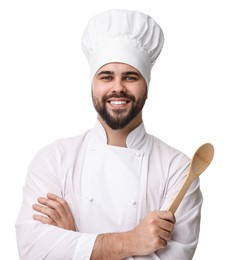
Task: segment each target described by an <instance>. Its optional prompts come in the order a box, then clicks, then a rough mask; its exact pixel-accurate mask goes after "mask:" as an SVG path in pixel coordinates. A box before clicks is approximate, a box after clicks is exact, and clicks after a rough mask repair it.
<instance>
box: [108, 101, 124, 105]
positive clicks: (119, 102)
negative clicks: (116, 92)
mask: <svg viewBox="0 0 229 260" xmlns="http://www.w3.org/2000/svg"><path fill="white" fill-rule="evenodd" d="M110 103H111V104H112V105H123V104H126V103H127V101H121V100H119V101H118V100H117V101H111V102H110Z"/></svg>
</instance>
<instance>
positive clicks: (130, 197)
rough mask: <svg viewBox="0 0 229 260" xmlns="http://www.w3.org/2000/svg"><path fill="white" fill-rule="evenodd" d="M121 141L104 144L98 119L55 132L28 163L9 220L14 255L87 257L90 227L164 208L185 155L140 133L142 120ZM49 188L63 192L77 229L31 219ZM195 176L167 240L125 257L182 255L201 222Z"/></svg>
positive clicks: (190, 248)
mask: <svg viewBox="0 0 229 260" xmlns="http://www.w3.org/2000/svg"><path fill="white" fill-rule="evenodd" d="M126 144H127V147H126V148H124V147H117V146H112V145H107V138H106V133H105V130H104V128H103V127H102V125H101V124H100V122H99V121H97V122H96V125H95V128H93V129H90V130H88V131H87V132H85V133H84V134H82V135H80V136H77V137H73V138H66V139H60V140H57V141H55V142H54V143H52V144H50V145H48V146H46V147H45V148H43V149H42V150H40V151H39V152H38V153H37V155H36V156H35V158H34V159H33V161H32V162H31V164H30V165H29V167H28V174H27V178H26V183H25V186H24V189H23V201H22V205H21V210H20V212H19V216H18V219H17V222H16V234H17V241H18V249H19V255H20V259H23V260H36V259H39V260H40V259H46V260H58V259H60V260H68V259H73V260H86V259H90V255H91V252H92V250H93V246H94V242H95V239H96V236H97V234H100V233H107V232H119V231H120V232H122V231H127V230H131V229H133V228H134V227H136V225H137V224H138V223H139V221H140V219H141V218H143V217H144V216H145V215H146V214H147V213H148V212H149V211H152V210H166V209H167V208H168V206H169V205H170V203H171V202H172V200H173V198H174V196H175V195H176V193H177V191H178V190H179V188H180V187H181V185H182V182H183V181H184V178H185V174H186V170H187V167H188V165H189V162H190V159H189V158H188V157H187V156H186V155H184V154H183V153H181V152H180V151H178V150H176V149H174V148H172V147H171V146H169V145H167V144H165V143H164V142H162V141H161V140H159V139H158V138H156V137H154V136H152V135H149V134H147V133H146V131H145V128H144V124H143V123H142V124H141V125H140V126H138V127H137V128H136V129H134V130H133V131H132V132H131V133H130V134H129V135H128V137H127V141H126ZM48 192H51V193H54V194H56V195H58V196H61V197H62V198H64V199H65V200H66V201H67V202H68V204H69V206H70V209H71V212H72V214H73V217H74V219H75V222H76V225H77V227H78V229H79V232H74V231H69V230H65V229H61V228H58V227H55V226H51V225H46V224H41V223H40V222H38V221H35V220H33V218H32V215H33V214H34V213H35V212H34V211H33V209H32V205H33V204H34V203H36V201H37V198H38V197H40V196H46V194H47V193H48ZM201 205H202V195H201V191H200V188H199V180H197V181H195V182H194V183H193V184H192V185H191V187H190V188H189V190H188V192H187V194H186V196H185V198H184V199H183V201H182V203H181V205H180V207H179V208H178V210H177V212H176V224H175V227H174V231H173V233H172V239H171V241H169V242H168V245H167V246H166V247H165V248H164V249H161V250H158V251H157V252H155V253H153V254H151V255H148V256H142V257H130V258H128V259H136V260H137V259H138V260H140V259H142V260H146V259H151V260H158V259H161V260H189V259H192V257H193V254H194V252H195V249H196V246H197V243H198V236H199V227H200V212H201Z"/></svg>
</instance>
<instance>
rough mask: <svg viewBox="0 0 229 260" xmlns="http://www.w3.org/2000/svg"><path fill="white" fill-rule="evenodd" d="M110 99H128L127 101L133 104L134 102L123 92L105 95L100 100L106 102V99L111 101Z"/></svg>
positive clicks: (131, 97)
mask: <svg viewBox="0 0 229 260" xmlns="http://www.w3.org/2000/svg"><path fill="white" fill-rule="evenodd" d="M111 98H126V99H129V100H131V101H133V102H135V100H136V99H135V97H134V96H132V95H128V94H126V93H124V92H121V93H120V94H118V93H112V94H110V95H106V96H104V97H103V98H102V101H103V102H106V101H107V100H108V99H111Z"/></svg>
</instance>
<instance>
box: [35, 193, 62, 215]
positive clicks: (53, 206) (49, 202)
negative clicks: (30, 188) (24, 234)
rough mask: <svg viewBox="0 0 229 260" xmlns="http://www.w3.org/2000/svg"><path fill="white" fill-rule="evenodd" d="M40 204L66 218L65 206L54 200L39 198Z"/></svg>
mask: <svg viewBox="0 0 229 260" xmlns="http://www.w3.org/2000/svg"><path fill="white" fill-rule="evenodd" d="M38 202H39V203H40V204H42V205H44V206H46V207H48V208H50V209H53V210H55V211H56V212H57V213H58V214H59V215H60V216H64V215H65V214H66V210H65V208H64V207H63V205H62V204H61V203H59V202H58V201H55V200H52V199H48V198H43V197H40V198H38Z"/></svg>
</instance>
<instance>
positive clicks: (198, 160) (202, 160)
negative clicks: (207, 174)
mask: <svg viewBox="0 0 229 260" xmlns="http://www.w3.org/2000/svg"><path fill="white" fill-rule="evenodd" d="M213 156H214V147H213V145H212V144H210V143H206V144H203V145H201V146H200V147H199V148H198V149H197V150H196V152H195V153H194V155H193V157H192V160H191V162H190V165H189V168H188V172H187V176H186V179H185V181H184V183H183V185H182V187H181V189H180V190H179V191H178V193H177V195H176V197H175V199H174V200H173V202H172V204H171V205H170V207H169V208H168V211H171V212H172V213H175V211H176V210H177V208H178V206H179V205H180V203H181V201H182V199H183V197H184V195H185V193H186V191H187V190H188V188H189V187H190V185H191V184H192V182H193V181H194V180H195V179H197V178H198V177H199V175H200V174H201V173H202V172H204V171H205V170H206V169H207V167H208V166H209V164H210V163H211V161H212V159H213Z"/></svg>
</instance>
